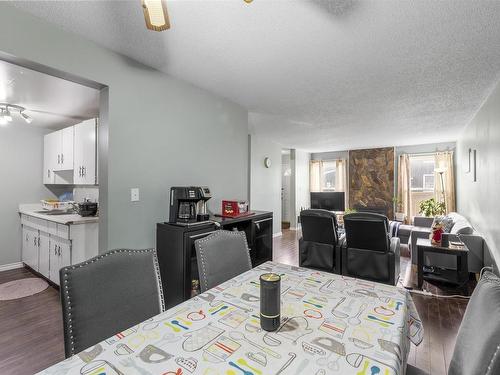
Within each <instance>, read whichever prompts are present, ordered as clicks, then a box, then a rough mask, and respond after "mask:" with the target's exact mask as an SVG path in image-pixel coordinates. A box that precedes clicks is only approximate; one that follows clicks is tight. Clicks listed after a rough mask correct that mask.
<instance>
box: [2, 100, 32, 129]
mask: <svg viewBox="0 0 500 375" xmlns="http://www.w3.org/2000/svg"><path fill="white" fill-rule="evenodd" d="M25 110H26V108H24V107H21V106H20V105H17V104H10V103H0V125H6V124H7V123H9V122H12V112H14V113H19V116H21V117H22V118H23V119H24V121H26V122H27V123H28V124H31V123H32V122H33V118H32V117H31V116H30V115H28V114H26V113H24V111H25Z"/></svg>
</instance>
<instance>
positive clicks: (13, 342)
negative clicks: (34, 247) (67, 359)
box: [0, 268, 64, 375]
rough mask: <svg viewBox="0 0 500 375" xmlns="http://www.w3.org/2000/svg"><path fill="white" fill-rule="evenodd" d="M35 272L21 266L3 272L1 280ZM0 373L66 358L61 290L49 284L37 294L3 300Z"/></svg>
mask: <svg viewBox="0 0 500 375" xmlns="http://www.w3.org/2000/svg"><path fill="white" fill-rule="evenodd" d="M26 277H34V275H33V274H32V273H31V272H29V271H28V270H26V269H23V268H19V269H14V270H10V271H4V272H0V284H1V283H5V282H8V281H13V280H18V279H22V278H26ZM0 332H1V334H0V374H2V375H11V374H15V375H24V374H33V373H35V372H38V371H41V370H43V369H45V368H47V367H49V366H50V365H52V364H54V363H57V362H59V361H61V360H62V359H64V344H63V325H62V314H61V304H60V302H59V292H58V291H57V290H56V289H54V288H53V287H51V286H49V287H48V288H47V289H45V290H44V291H43V292H41V293H38V294H35V295H33V296H29V297H25V298H20V299H16V300H11V301H0Z"/></svg>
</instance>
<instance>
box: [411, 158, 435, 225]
mask: <svg viewBox="0 0 500 375" xmlns="http://www.w3.org/2000/svg"><path fill="white" fill-rule="evenodd" d="M434 168H435V156H434V155H432V154H431V155H412V156H410V216H411V217H413V216H416V215H418V214H419V212H420V202H422V201H424V200H427V199H429V198H433V197H434V183H435V181H434V179H435V177H434V176H435V173H434Z"/></svg>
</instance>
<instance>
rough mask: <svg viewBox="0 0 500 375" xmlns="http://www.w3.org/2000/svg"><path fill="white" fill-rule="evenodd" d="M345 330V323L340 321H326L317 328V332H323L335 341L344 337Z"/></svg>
mask: <svg viewBox="0 0 500 375" xmlns="http://www.w3.org/2000/svg"><path fill="white" fill-rule="evenodd" d="M346 328H347V323H346V322H344V321H343V320H340V319H335V318H334V319H326V320H324V321H323V323H321V325H320V326H319V330H320V331H323V332H325V333H327V334H329V335H330V336H333V337H335V338H337V339H342V338H343V337H344V333H345V330H346Z"/></svg>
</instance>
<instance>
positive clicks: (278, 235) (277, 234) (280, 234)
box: [273, 232, 283, 238]
mask: <svg viewBox="0 0 500 375" xmlns="http://www.w3.org/2000/svg"><path fill="white" fill-rule="evenodd" d="M282 235H283V232H278V233H273V238H275V237H281V236H282Z"/></svg>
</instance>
